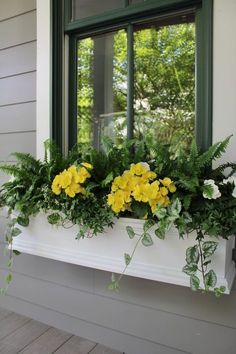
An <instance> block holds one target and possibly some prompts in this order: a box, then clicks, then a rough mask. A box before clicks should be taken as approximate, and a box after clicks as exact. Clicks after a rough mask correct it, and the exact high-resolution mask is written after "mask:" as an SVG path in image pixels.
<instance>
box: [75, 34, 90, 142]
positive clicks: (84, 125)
mask: <svg viewBox="0 0 236 354" xmlns="http://www.w3.org/2000/svg"><path fill="white" fill-rule="evenodd" d="M92 65H93V41H92V39H91V38H86V39H83V40H81V41H79V42H78V63H77V67H78V80H77V102H78V104H77V131H78V142H80V143H82V144H84V143H90V141H91V123H92V122H91V121H92V106H93V84H92V77H91V67H92Z"/></svg>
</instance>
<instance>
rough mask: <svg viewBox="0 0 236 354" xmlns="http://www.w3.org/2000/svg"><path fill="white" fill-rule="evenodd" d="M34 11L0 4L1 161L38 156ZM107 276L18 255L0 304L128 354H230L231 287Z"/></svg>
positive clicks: (24, 0) (234, 322)
mask: <svg viewBox="0 0 236 354" xmlns="http://www.w3.org/2000/svg"><path fill="white" fill-rule="evenodd" d="M35 14H36V13H35V1H33V0H11V1H9V0H8V1H1V2H0V48H1V50H0V92H1V95H0V160H1V161H9V162H10V161H11V156H10V153H11V152H12V151H29V152H31V153H33V154H34V153H35V141H36V140H35V99H36V97H35V86H36V76H35V68H36V59H35V50H36V45H35V40H36V36H35V32H36V24H35ZM2 178H3V177H2ZM0 222H1V225H0V234H1V235H2V234H3V229H4V223H3V221H0ZM4 273H5V259H4V258H3V257H2V256H0V278H1V279H2V276H3V274H4ZM109 280H110V274H108V273H106V272H102V271H96V270H93V269H89V268H83V267H78V266H74V265H69V264H66V263H61V262H57V261H53V260H49V259H43V258H40V257H34V256H29V255H21V256H20V257H18V258H17V259H16V260H15V274H14V281H13V283H12V285H11V287H10V289H9V294H8V296H6V297H2V298H1V299H0V306H3V307H4V306H5V307H6V308H8V309H11V310H13V311H16V312H19V313H21V314H24V315H26V316H30V317H32V318H34V319H36V320H39V321H42V322H45V323H47V324H49V325H53V326H56V327H58V328H60V329H62V330H66V331H69V332H71V333H74V334H76V335H79V336H82V337H85V338H88V339H90V340H93V341H95V342H99V343H101V344H104V345H107V346H110V347H113V348H115V349H118V350H120V351H124V352H125V353H127V354H180V353H192V354H193V353H194V354H234V353H235V345H236V291H235V290H234V291H233V292H232V293H231V295H229V296H227V295H226V296H224V297H222V298H221V299H216V298H215V297H214V296H213V295H212V294H208V295H201V294H196V293H193V292H191V291H190V290H189V289H188V288H184V287H179V286H172V285H167V284H164V283H158V282H151V281H147V280H141V279H136V278H131V277H124V279H123V281H122V283H121V289H120V291H119V292H118V293H113V292H110V291H108V290H107V285H108V283H109Z"/></svg>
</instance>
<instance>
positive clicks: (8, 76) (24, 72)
mask: <svg viewBox="0 0 236 354" xmlns="http://www.w3.org/2000/svg"><path fill="white" fill-rule="evenodd" d="M32 73H36V69H35V70H29V71H23V72H21V73H17V74H12V75H7V76H2V77H0V80H3V79H8V78H12V77H15V76H21V75H25V74H32Z"/></svg>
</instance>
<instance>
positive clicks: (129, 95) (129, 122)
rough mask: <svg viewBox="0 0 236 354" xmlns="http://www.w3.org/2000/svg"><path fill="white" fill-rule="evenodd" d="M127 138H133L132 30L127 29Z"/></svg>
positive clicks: (129, 26)
mask: <svg viewBox="0 0 236 354" xmlns="http://www.w3.org/2000/svg"><path fill="white" fill-rule="evenodd" d="M127 63H128V70H127V138H128V139H132V138H133V130H134V28H133V25H132V24H129V25H128V28H127Z"/></svg>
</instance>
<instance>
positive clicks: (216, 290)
mask: <svg viewBox="0 0 236 354" xmlns="http://www.w3.org/2000/svg"><path fill="white" fill-rule="evenodd" d="M225 290H226V288H225V286H220V287H219V288H214V293H215V296H216V297H220V296H222V295H223V294H224V292H225Z"/></svg>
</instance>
